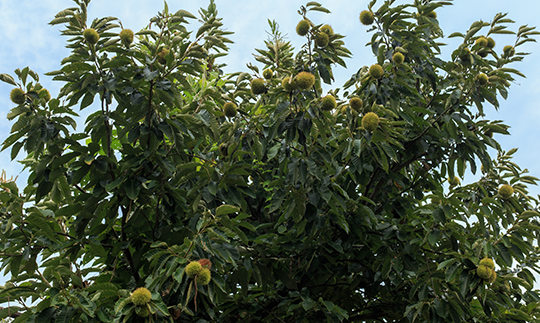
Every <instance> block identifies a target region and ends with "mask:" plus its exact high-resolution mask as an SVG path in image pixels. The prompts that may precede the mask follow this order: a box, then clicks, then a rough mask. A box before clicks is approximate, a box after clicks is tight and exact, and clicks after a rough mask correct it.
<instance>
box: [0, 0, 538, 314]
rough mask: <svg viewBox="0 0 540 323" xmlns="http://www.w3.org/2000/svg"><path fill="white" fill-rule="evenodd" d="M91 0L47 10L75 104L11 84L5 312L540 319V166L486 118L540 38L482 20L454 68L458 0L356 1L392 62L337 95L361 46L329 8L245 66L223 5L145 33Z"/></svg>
mask: <svg viewBox="0 0 540 323" xmlns="http://www.w3.org/2000/svg"><path fill="white" fill-rule="evenodd" d="M74 2H75V6H74V7H72V8H67V9H65V10H63V11H61V12H59V13H58V14H57V15H56V17H55V18H54V19H53V20H52V21H51V22H50V24H51V25H63V26H64V29H63V30H62V31H61V33H62V35H65V36H66V37H67V38H68V40H67V47H68V48H70V49H71V54H70V56H68V57H66V58H64V59H63V60H62V67H61V69H60V70H57V71H52V72H50V73H47V74H46V75H48V76H52V77H53V80H55V81H59V82H63V84H64V85H63V87H62V89H61V90H60V92H59V93H58V94H56V95H51V94H50V93H49V91H48V90H47V89H45V88H44V87H43V86H42V85H41V84H40V81H39V75H37V74H36V73H35V72H33V71H32V70H31V69H29V68H28V67H26V68H23V69H17V70H16V71H15V75H14V76H12V75H9V74H0V80H2V81H4V82H7V83H9V84H12V85H13V86H14V89H13V91H12V92H11V100H12V101H13V103H14V104H15V107H14V108H13V109H12V110H11V111H10V113H9V114H8V116H7V117H8V119H9V120H13V126H12V129H11V135H10V136H9V137H8V138H7V139H5V141H4V143H3V146H2V149H8V148H9V149H11V157H12V159H15V158H21V156H22V159H21V163H22V164H23V165H24V166H25V169H26V170H27V171H28V172H29V178H28V182H27V184H26V186H25V187H24V188H19V187H17V185H16V183H15V182H14V181H13V180H9V179H7V178H6V177H5V176H3V177H2V180H1V184H0V186H1V188H2V189H1V191H0V218H1V223H2V225H1V228H2V230H1V231H0V259H1V260H2V263H1V267H2V268H3V269H4V271H5V272H6V273H10V274H11V279H10V280H9V282H8V283H7V284H6V285H5V286H4V287H3V288H1V289H0V301H1V302H4V303H9V306H8V307H6V308H4V309H2V310H0V318H6V317H12V318H15V322H173V321H178V322H199V323H203V322H320V321H327V322H435V323H436V322H540V309H538V304H539V301H540V295H539V292H538V291H536V290H534V287H533V285H534V283H535V278H534V272H538V271H539V267H538V265H537V262H538V260H539V258H540V255H539V253H538V243H537V241H538V235H539V231H538V229H540V223H539V220H540V214H539V213H538V212H537V207H538V198H535V197H533V196H530V195H529V193H528V191H527V185H535V184H536V182H537V181H538V179H536V178H535V177H532V176H530V175H528V174H527V171H526V170H523V169H521V168H520V167H519V166H518V165H516V164H515V163H513V162H512V154H513V153H514V152H515V149H512V150H510V151H504V150H503V148H502V147H500V145H499V144H498V143H497V141H496V139H495V138H494V137H493V134H508V131H507V128H508V127H507V126H506V125H505V124H504V123H503V122H502V121H497V120H487V119H486V116H485V114H484V108H485V107H486V104H487V107H488V108H491V107H492V106H493V107H495V108H498V107H499V103H498V100H499V99H500V98H501V97H502V98H506V97H507V95H508V89H509V87H510V83H511V82H512V81H513V80H514V77H515V76H516V75H517V76H523V75H522V74H521V73H520V72H519V71H518V70H516V69H514V68H512V67H509V66H510V65H509V64H511V63H514V62H519V61H521V60H522V59H523V58H524V57H525V55H527V53H523V52H520V51H519V47H520V46H521V45H522V44H524V43H526V42H528V41H534V38H533V36H534V35H536V34H538V33H537V32H536V31H535V30H534V27H527V26H522V27H519V28H518V29H517V31H512V30H511V29H509V28H508V27H509V26H510V25H511V24H512V23H513V21H512V20H510V19H509V18H507V17H506V15H505V14H498V15H496V16H495V17H494V18H493V20H492V21H490V22H483V21H477V22H475V23H473V24H472V25H471V26H470V28H469V29H468V30H466V31H464V32H463V33H460V32H456V33H453V34H451V35H449V37H457V38H461V39H462V43H461V44H460V45H459V46H458V47H457V48H455V49H453V52H452V55H451V58H450V59H449V60H445V59H443V58H442V55H441V46H443V44H442V43H441V40H442V39H443V36H444V35H443V31H442V30H441V28H440V26H439V24H438V21H437V15H441V14H443V13H444V6H446V5H450V4H451V3H450V2H449V1H436V0H415V1H414V2H413V3H412V4H405V5H395V4H394V2H395V1H391V0H387V1H384V2H382V1H379V3H377V1H376V0H374V1H372V2H371V3H370V4H369V5H368V7H366V10H365V11H362V12H361V13H358V14H359V21H358V28H359V29H362V28H363V29H365V30H367V32H369V33H370V34H371V35H372V38H371V41H370V42H369V44H368V46H370V47H371V49H372V51H373V54H374V57H373V58H362V59H364V60H365V61H366V62H368V65H367V66H364V67H362V68H361V69H360V70H358V71H356V72H353V73H352V76H351V78H350V79H349V80H348V81H347V82H346V83H345V84H343V85H342V86H341V87H336V86H335V84H334V77H333V70H334V68H336V66H342V67H346V64H345V61H344V59H345V58H349V57H351V55H352V53H351V52H350V51H349V50H348V49H347V47H346V45H345V42H344V39H345V38H344V36H342V35H340V34H339V30H333V28H332V27H331V26H329V25H328V24H325V22H324V21H315V20H312V18H311V16H310V14H311V12H313V11H318V12H327V13H329V11H328V10H327V9H326V8H324V7H323V6H322V5H321V4H319V3H317V2H308V3H307V4H306V5H305V6H302V7H301V8H300V10H299V11H298V13H299V17H298V20H299V23H298V26H297V28H296V31H290V32H291V33H293V32H296V33H297V34H298V35H300V36H302V37H305V44H304V45H303V46H302V47H300V48H298V49H295V48H293V47H292V45H291V44H290V43H289V42H288V41H287V40H286V38H285V37H284V35H283V34H282V31H280V30H279V28H278V25H277V23H276V22H275V21H269V35H270V36H269V38H268V39H267V40H266V41H264V45H265V47H264V48H262V49H256V52H255V54H254V59H255V61H256V62H253V63H252V64H248V66H247V67H248V70H247V71H242V72H237V73H229V74H225V73H224V72H223V66H224V64H225V62H226V59H227V58H226V55H227V52H228V44H229V43H230V42H231V41H230V40H229V39H228V37H229V35H230V34H231V32H229V31H226V30H225V29H224V28H223V23H222V21H221V19H220V18H219V16H218V14H217V9H216V5H215V3H214V1H213V0H210V4H209V6H208V7H207V8H202V9H201V10H200V12H199V14H200V17H199V18H197V17H196V16H195V15H193V14H192V13H190V12H187V11H185V10H178V11H175V10H170V9H169V8H168V6H167V4H166V3H165V8H164V10H163V11H162V12H160V13H158V14H157V16H155V17H153V18H151V19H150V24H149V25H148V27H147V28H145V29H143V30H141V31H138V32H133V31H132V30H130V29H128V28H129V26H122V24H121V22H120V21H119V20H118V19H117V18H114V17H105V18H95V19H93V18H92V17H87V6H88V5H89V2H90V0H74ZM197 21H198V22H199V24H200V26H199V27H198V28H196V30H190V29H188V27H190V26H192V24H193V23H196V22H197ZM188 22H191V24H188ZM498 34H514V35H515V37H516V38H515V42H514V43H513V44H505V45H506V46H501V45H498V46H496V41H497V35H498ZM348 41H354V39H348ZM370 60H371V61H370ZM83 109H92V111H91V112H90V113H89V115H88V117H87V118H86V120H83V122H84V127H83V128H84V129H79V128H77V124H76V121H77V120H78V119H77V117H78V113H80V110H83ZM85 112H86V111H85ZM490 152H491V154H490ZM493 152H495V153H493ZM467 172H471V173H473V174H476V173H481V176H480V178H479V180H478V181H477V182H473V183H462V180H463V178H464V175H465V174H466V173H467Z"/></svg>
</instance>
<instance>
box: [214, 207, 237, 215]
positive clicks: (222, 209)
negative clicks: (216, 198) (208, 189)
mask: <svg viewBox="0 0 540 323" xmlns="http://www.w3.org/2000/svg"><path fill="white" fill-rule="evenodd" d="M239 211H240V208H238V207H236V206H232V205H221V206H218V207H217V208H216V216H221V215H225V214H230V213H236V212H239Z"/></svg>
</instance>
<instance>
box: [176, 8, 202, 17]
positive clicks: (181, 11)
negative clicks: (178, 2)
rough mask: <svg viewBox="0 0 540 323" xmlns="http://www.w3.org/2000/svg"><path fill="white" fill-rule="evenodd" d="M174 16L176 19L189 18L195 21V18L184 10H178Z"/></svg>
mask: <svg viewBox="0 0 540 323" xmlns="http://www.w3.org/2000/svg"><path fill="white" fill-rule="evenodd" d="M174 16H176V17H188V18H191V19H197V17H195V16H194V15H192V14H191V13H190V12H189V11H186V10H182V9H180V10H178V11H177V12H176V13H175V14H174Z"/></svg>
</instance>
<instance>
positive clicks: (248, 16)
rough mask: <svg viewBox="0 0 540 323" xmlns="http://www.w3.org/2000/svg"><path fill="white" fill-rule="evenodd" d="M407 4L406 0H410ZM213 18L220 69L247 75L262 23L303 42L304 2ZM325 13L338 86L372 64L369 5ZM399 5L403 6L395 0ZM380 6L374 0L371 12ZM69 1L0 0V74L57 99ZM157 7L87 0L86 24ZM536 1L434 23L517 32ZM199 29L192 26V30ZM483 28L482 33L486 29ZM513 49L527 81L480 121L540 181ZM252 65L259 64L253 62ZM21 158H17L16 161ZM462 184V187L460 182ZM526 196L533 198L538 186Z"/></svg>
mask: <svg viewBox="0 0 540 323" xmlns="http://www.w3.org/2000/svg"><path fill="white" fill-rule="evenodd" d="M409 1H410V2H412V1H413V0H409ZM215 2H216V5H217V8H218V11H219V16H220V17H222V18H223V21H222V22H223V24H224V28H225V29H226V30H229V31H233V32H235V34H233V35H231V36H230V39H231V40H233V41H234V44H231V45H230V53H229V56H227V57H226V58H224V59H222V62H226V63H227V64H228V67H227V68H226V69H225V72H236V71H246V72H247V71H248V69H247V67H246V63H253V64H255V63H256V61H255V60H254V58H253V56H252V53H254V49H255V48H264V40H265V39H267V33H266V31H267V30H269V29H270V28H269V26H268V23H267V19H271V20H276V21H277V23H278V24H279V26H280V30H281V31H282V32H283V33H284V34H288V40H290V41H291V43H292V44H293V45H294V46H295V47H296V48H299V47H300V46H301V45H302V41H303V38H302V37H300V36H298V35H297V34H296V32H295V27H296V24H297V23H298V21H299V20H300V16H299V15H298V13H297V10H298V9H299V8H300V6H301V5H305V4H306V3H307V1H298V0H271V1H270V0H259V1H245V0H216V1H215ZM319 2H320V3H321V4H322V5H323V6H325V7H326V8H328V9H329V10H330V11H331V12H332V13H331V14H324V13H320V12H312V13H310V14H309V16H308V17H309V18H310V19H311V20H313V21H314V22H316V23H327V24H330V25H331V26H332V27H333V29H334V31H335V32H336V33H340V34H342V35H345V36H346V38H345V39H344V41H345V43H346V46H347V47H348V48H349V49H350V50H351V51H352V52H353V54H354V56H353V57H352V58H351V59H347V60H346V63H347V65H348V69H344V68H341V67H336V70H335V76H336V83H335V84H336V86H338V87H341V85H342V84H343V83H344V82H345V81H346V80H348V78H349V77H350V76H351V75H352V74H354V73H356V71H357V70H358V69H359V68H361V67H362V66H364V65H367V66H370V65H372V64H374V63H375V62H376V58H375V57H374V56H373V54H372V53H371V50H370V49H369V48H368V47H366V43H368V42H369V39H370V34H368V33H366V30H367V28H366V27H365V26H363V25H362V24H360V22H359V20H358V15H359V13H360V12H361V11H362V10H365V9H367V5H368V3H369V0H332V1H328V0H326V1H325V0H319ZM398 2H399V3H404V2H407V1H405V0H399V1H398ZM208 3H209V0H208V1H206V0H204V1H202V0H191V1H173V0H170V1H168V6H169V10H170V11H171V12H175V11H177V10H179V9H184V10H187V11H189V12H191V13H192V14H195V15H196V16H198V10H199V8H200V7H205V8H206V7H207V6H208ZM382 3H383V1H382V0H379V1H378V4H377V5H376V6H375V8H378V6H379V5H380V4H382ZM73 6H74V3H73V2H72V1H69V0H41V1H36V0H17V1H16V0H0V44H1V45H0V48H1V49H0V73H9V74H11V75H15V74H14V73H13V71H14V70H15V69H16V68H21V69H22V68H24V67H26V66H29V67H30V69H32V70H34V71H35V72H37V73H38V74H39V75H40V78H41V79H40V81H41V84H42V85H43V86H44V87H46V88H47V89H49V91H50V92H51V94H52V95H53V97H54V96H56V95H57V94H58V92H59V90H60V87H61V86H62V85H63V84H62V83H60V82H52V78H51V77H47V76H45V75H44V73H46V72H49V71H53V70H58V69H59V68H60V61H61V60H62V58H64V57H66V56H68V55H69V50H68V49H66V48H65V47H64V46H65V41H66V38H65V37H62V36H61V35H60V32H59V31H60V30H61V29H62V26H61V25H57V26H50V25H48V22H49V21H51V20H52V19H53V18H54V16H55V14H56V13H57V12H59V11H61V10H63V9H65V8H67V7H73ZM162 9H163V2H160V1H155V0H114V1H111V0H94V1H92V2H91V3H90V5H89V8H88V17H89V21H91V20H92V19H94V18H98V17H105V16H115V17H118V18H119V19H120V20H121V22H122V24H123V26H124V27H125V28H130V29H132V30H134V31H137V30H140V29H141V28H143V27H145V26H146V25H147V24H148V22H149V19H150V18H151V17H152V16H153V15H155V14H156V13H157V12H158V11H161V10H162ZM539 9H540V1H538V0H517V1H508V0H472V1H464V0H457V1H455V4H454V5H453V6H446V7H444V8H443V9H439V10H438V11H437V14H438V20H439V23H440V25H441V27H442V29H443V31H444V32H445V36H448V35H450V34H451V33H453V32H456V31H459V32H465V31H466V30H467V29H468V28H469V26H470V25H471V24H472V23H473V22H474V21H476V20H483V21H488V22H489V21H491V19H492V18H493V17H494V15H495V14H497V13H499V12H503V13H508V18H510V19H513V20H514V21H516V23H515V24H512V25H511V27H509V29H511V30H517V28H518V27H519V26H521V25H530V26H534V25H535V24H536V23H538V14H537V13H538V12H539ZM198 26H199V24H194V26H193V29H197V28H198ZM486 31H487V30H486ZM494 38H495V41H496V42H497V45H496V47H495V49H496V50H500V49H501V48H502V47H503V46H505V45H508V44H513V43H514V36H509V35H495V36H494ZM443 42H446V43H448V46H446V47H443V53H442V55H443V57H444V58H448V57H449V56H450V53H451V52H452V51H453V49H454V48H455V47H457V46H458V45H459V40H457V39H445V40H443ZM520 51H525V52H532V54H531V55H529V56H527V57H526V58H525V59H524V61H523V62H521V63H514V65H513V66H511V67H513V68H516V69H518V70H520V71H522V72H523V73H524V74H525V75H526V76H527V78H526V79H523V78H517V79H516V81H515V83H514V84H512V86H511V88H510V91H509V97H508V100H506V101H505V100H503V99H502V98H500V101H501V107H500V109H499V110H498V111H496V110H495V109H494V108H493V107H491V106H489V105H487V106H485V111H486V113H487V118H488V119H491V120H503V121H504V122H505V123H506V124H507V125H510V126H511V128H510V132H511V136H502V135H496V139H497V140H498V141H499V142H500V143H501V145H502V147H503V149H504V150H510V149H511V148H519V150H518V152H517V153H516V154H515V155H514V156H515V158H514V162H516V163H517V164H518V165H520V166H521V167H522V168H527V169H528V170H529V171H530V175H532V176H536V177H539V178H540V163H539V162H537V161H538V160H540V140H539V139H540V127H539V126H538V124H537V122H538V120H540V109H539V103H538V102H537V99H538V98H539V97H540V95H539V94H540V93H539V92H540V73H539V72H540V46H539V45H538V44H537V43H528V44H526V45H525V46H523V47H521V50H520ZM259 67H262V66H261V65H260V64H259ZM12 88H13V86H11V85H9V84H6V83H3V82H0V116H2V117H0V139H1V140H3V139H5V138H6V137H7V136H8V135H9V130H10V128H11V124H12V123H11V122H10V121H8V120H7V119H6V118H5V117H4V116H6V115H7V113H8V112H9V111H10V109H12V108H13V107H14V104H13V103H12V102H11V101H10V99H9V92H10V91H11V89H12ZM20 158H22V154H20V155H19V159H20ZM0 169H4V170H6V172H7V175H8V178H9V177H10V176H14V177H15V176H19V180H18V184H19V186H23V185H24V184H25V179H26V177H27V175H26V174H25V173H21V169H22V167H21V166H20V164H18V163H17V162H16V161H13V162H11V158H10V153H9V149H8V150H6V151H3V152H2V153H0ZM464 183H467V178H466V179H465V181H464ZM530 191H531V192H533V193H534V194H540V188H539V187H531V188H530Z"/></svg>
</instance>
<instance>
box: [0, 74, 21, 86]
mask: <svg viewBox="0 0 540 323" xmlns="http://www.w3.org/2000/svg"><path fill="white" fill-rule="evenodd" d="M0 81H3V82H6V83H8V84H11V85H15V86H17V82H15V80H14V79H13V77H11V75H9V74H5V73H4V74H0Z"/></svg>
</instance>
